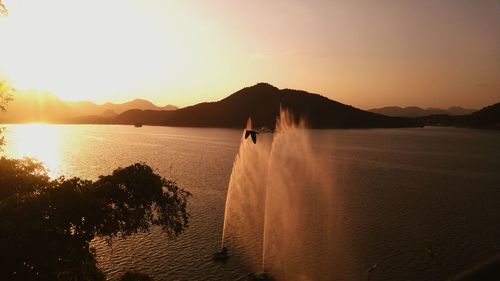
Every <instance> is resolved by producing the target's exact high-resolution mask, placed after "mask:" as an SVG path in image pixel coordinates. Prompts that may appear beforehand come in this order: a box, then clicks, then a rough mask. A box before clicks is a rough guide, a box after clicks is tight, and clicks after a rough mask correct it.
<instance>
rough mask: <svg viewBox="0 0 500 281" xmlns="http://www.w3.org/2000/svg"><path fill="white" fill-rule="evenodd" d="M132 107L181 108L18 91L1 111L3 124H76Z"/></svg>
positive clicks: (112, 115)
mask: <svg viewBox="0 0 500 281" xmlns="http://www.w3.org/2000/svg"><path fill="white" fill-rule="evenodd" d="M131 109H141V110H175V109H177V107H175V106H172V105H166V106H163V107H159V106H156V105H154V104H153V103H151V102H149V101H147V100H142V99H135V100H133V101H130V102H126V103H122V104H114V103H105V104H102V105H98V104H96V103H93V102H89V101H79V102H65V101H63V100H61V99H60V98H59V97H57V96H55V95H53V94H51V93H47V92H36V91H23V92H21V93H18V94H16V95H15V96H14V100H13V101H11V102H9V104H8V105H7V111H6V112H3V113H0V123H4V124H5V123H31V122H54V123H67V122H70V123H74V121H75V120H78V119H81V120H86V119H94V120H100V121H101V122H103V121H105V120H107V119H109V118H113V117H116V116H117V115H118V114H120V113H123V112H125V111H128V110H131Z"/></svg>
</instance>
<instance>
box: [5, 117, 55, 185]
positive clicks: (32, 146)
mask: <svg viewBox="0 0 500 281" xmlns="http://www.w3.org/2000/svg"><path fill="white" fill-rule="evenodd" d="M60 129H61V128H60V126H57V125H47V124H42V123H36V124H25V125H15V126H9V127H7V137H8V138H7V140H6V147H5V153H6V155H8V156H10V157H13V158H24V157H29V158H35V159H37V160H39V161H41V162H43V164H44V165H45V167H46V168H47V169H48V170H49V175H50V176H51V177H52V178H55V177H57V176H58V175H59V174H58V168H59V166H60V162H61V151H60V145H61V131H60Z"/></svg>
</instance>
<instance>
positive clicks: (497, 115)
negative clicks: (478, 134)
mask: <svg viewBox="0 0 500 281" xmlns="http://www.w3.org/2000/svg"><path fill="white" fill-rule="evenodd" d="M414 120H415V121H417V122H418V123H421V124H424V125H434V126H455V127H470V128H484V129H500V102H499V103H496V104H493V105H490V106H487V107H485V108H483V109H481V110H479V111H476V112H474V113H472V114H470V115H461V116H450V115H431V116H424V117H417V118H414Z"/></svg>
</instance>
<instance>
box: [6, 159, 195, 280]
mask: <svg viewBox="0 0 500 281" xmlns="http://www.w3.org/2000/svg"><path fill="white" fill-rule="evenodd" d="M189 195H190V194H189V193H188V192H187V191H185V190H183V189H181V188H179V187H178V186H177V185H176V184H175V182H172V181H169V180H167V179H165V178H162V177H161V176H159V175H157V174H156V173H154V171H153V170H152V169H151V168H150V167H149V166H147V165H146V164H143V163H137V164H133V165H131V166H128V167H126V168H118V169H116V170H115V171H114V172H113V173H112V174H111V175H107V176H101V177H100V178H99V179H98V180H96V181H88V180H82V179H80V178H70V179H66V178H64V177H61V178H58V179H55V180H52V179H50V178H49V177H48V175H47V172H46V171H45V169H44V168H43V166H42V164H41V163H39V162H36V161H34V160H31V159H24V160H13V159H7V158H0V280H104V275H103V274H102V272H100V270H99V269H98V268H97V265H96V259H95V253H94V251H93V250H92V249H91V247H90V245H89V243H90V241H91V240H92V239H94V238H96V237H108V238H113V237H116V236H123V237H124V236H129V235H131V234H134V233H137V232H145V231H148V230H149V229H150V227H151V226H153V225H157V226H160V227H162V228H163V230H164V232H165V233H166V235H168V236H169V237H175V236H177V235H179V234H180V233H182V231H183V230H184V229H185V228H186V227H187V226H188V224H189V214H188V212H187V198H188V196H189Z"/></svg>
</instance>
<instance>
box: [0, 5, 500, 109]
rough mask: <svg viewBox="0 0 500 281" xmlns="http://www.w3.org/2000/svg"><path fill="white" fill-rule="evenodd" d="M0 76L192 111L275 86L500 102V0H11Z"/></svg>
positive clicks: (68, 94)
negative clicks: (259, 86) (256, 87)
mask: <svg viewBox="0 0 500 281" xmlns="http://www.w3.org/2000/svg"><path fill="white" fill-rule="evenodd" d="M2 2H3V3H4V4H5V5H6V6H7V7H8V9H9V17H0V73H1V74H2V75H3V76H5V77H8V78H9V79H10V81H11V82H12V84H13V85H14V86H15V87H16V88H18V89H38V90H48V91H51V92H53V93H54V94H56V95H58V96H60V97H61V98H63V99H65V100H92V101H95V102H99V103H102V102H106V101H113V102H123V101H127V100H130V99H133V98H145V99H149V100H151V101H153V102H155V103H156V104H159V105H164V104H175V105H178V106H185V105H190V104H194V103H198V102H202V101H214V100H218V99H221V98H223V97H224V96H226V95H228V94H229V93H232V92H234V91H236V90H238V89H240V88H242V87H244V86H249V85H252V84H255V83H257V82H261V81H265V82H269V83H271V84H274V85H275V86H277V87H280V88H285V87H286V88H298V89H304V90H307V91H310V92H316V93H319V94H322V95H325V96H328V97H329V98H331V99H334V100H338V101H340V102H344V103H347V104H352V105H354V106H357V107H361V108H371V107H379V106H385V105H401V106H408V105H417V106H422V107H429V106H436V107H449V106H453V105H461V106H465V107H473V108H480V107H483V106H485V105H488V104H491V103H494V102H498V101H500V1H498V0H482V1H468V0H442V1H388V0H387V1H386V0H379V1H371V0H367V1H347V0H346V1H329V0H315V1H299V0H287V1H281V0H276V1H260V0H257V1H234V0H232V1H231V0H211V1H187V0H184V1H174V0H106V1H103V0H85V1H82V0H43V1H41V0H23V1H19V0H3V1H2Z"/></svg>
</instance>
